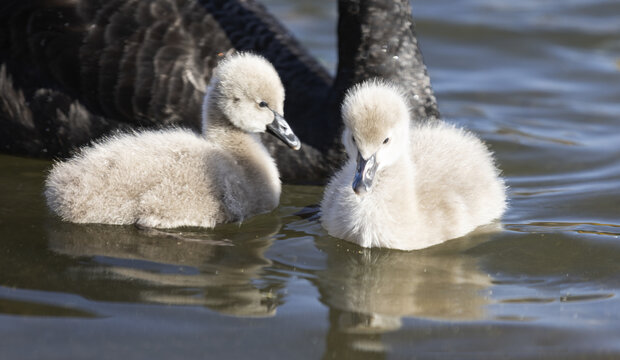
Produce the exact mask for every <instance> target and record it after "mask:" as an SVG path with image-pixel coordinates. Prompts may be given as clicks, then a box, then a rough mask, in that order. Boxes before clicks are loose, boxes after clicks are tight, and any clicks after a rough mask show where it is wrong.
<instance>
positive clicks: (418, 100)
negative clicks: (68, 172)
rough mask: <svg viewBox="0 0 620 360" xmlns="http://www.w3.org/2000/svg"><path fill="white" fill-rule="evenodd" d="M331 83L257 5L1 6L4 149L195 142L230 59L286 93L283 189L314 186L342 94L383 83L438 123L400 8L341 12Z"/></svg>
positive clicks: (326, 158) (372, 6) (209, 0)
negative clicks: (130, 132)
mask: <svg viewBox="0 0 620 360" xmlns="http://www.w3.org/2000/svg"><path fill="white" fill-rule="evenodd" d="M339 11H340V19H339V24H338V36H339V51H338V55H339V64H338V70H337V74H336V78H335V79H333V80H332V79H331V77H330V76H329V74H328V73H327V72H326V71H325V69H323V68H322V67H321V66H320V65H319V64H318V62H316V61H315V60H314V59H313V58H312V57H311V56H310V55H309V54H308V53H307V51H306V50H304V49H303V47H302V46H301V45H300V44H299V43H298V42H297V41H296V40H295V39H294V38H293V37H292V36H291V35H290V33H289V32H288V31H287V30H286V29H285V28H284V27H283V26H282V25H281V24H280V23H279V22H278V21H277V19H275V18H274V17H273V16H272V15H270V14H269V13H268V12H267V11H266V10H265V8H264V7H263V6H262V5H260V4H258V3H257V2H255V1H254V0H228V1H223V0H198V1H196V0H148V1H141V0H20V1H14V0H9V1H4V2H3V4H2V5H0V148H1V151H3V152H6V153H12V154H20V155H28V156H38V157H57V156H60V157H62V156H66V155H67V154H69V153H70V152H71V151H72V150H73V149H75V148H76V147H77V146H80V145H83V144H85V143H87V142H89V141H90V140H92V139H94V138H97V137H100V136H102V135H104V134H106V133H108V132H110V131H112V130H116V129H121V130H122V129H127V128H137V127H155V126H168V125H181V126H185V127H190V128H193V129H196V130H198V129H199V126H200V118H201V116H200V106H201V103H202V98H203V95H204V91H205V86H206V84H207V83H208V81H209V78H210V76H211V70H212V69H213V68H214V67H215V65H216V64H217V61H218V58H219V57H221V56H223V54H226V53H227V52H229V51H230V50H231V49H235V50H246V51H248V50H249V51H253V52H256V53H259V54H261V55H263V56H265V57H266V58H267V59H268V60H269V61H270V62H272V63H273V64H274V66H275V67H276V69H277V70H278V72H279V74H280V76H281V78H282V81H283V84H284V86H285V88H286V105H285V116H286V118H287V120H288V121H289V123H290V124H291V126H292V127H293V129H294V130H295V132H296V133H297V134H298V136H299V137H300V138H301V140H302V142H303V143H304V144H303V145H302V151H300V152H297V153H293V152H289V151H278V147H279V145H277V143H275V142H272V141H268V142H267V143H268V146H269V147H270V150H271V152H272V153H274V155H275V157H276V159H277V161H278V163H279V167H280V169H281V173H282V177H283V179H284V180H285V181H322V180H324V179H325V177H326V176H327V174H328V173H329V171H330V170H331V169H332V166H333V165H334V164H336V163H337V162H338V161H340V159H341V158H342V156H343V152H341V151H340V150H339V148H338V143H339V135H340V131H341V122H340V118H339V104H340V101H341V100H342V97H343V94H344V91H345V90H346V89H347V88H349V87H350V86H351V85H352V84H354V83H358V82H360V81H363V80H365V79H367V78H369V77H382V78H386V79H390V80H393V81H395V82H397V83H398V84H401V85H402V86H403V87H404V88H406V89H409V91H410V95H411V96H410V100H411V105H412V108H413V110H414V112H415V114H416V115H418V116H417V117H419V118H437V117H438V116H439V114H438V111H437V106H436V102H435V99H434V96H433V93H432V89H431V86H430V80H429V78H428V75H427V73H426V68H425V66H424V63H423V61H422V56H421V53H420V51H419V49H418V45H417V40H416V37H415V33H414V24H413V19H412V17H411V9H410V5H409V1H408V0H398V1H387V0H386V1H381V0H370V1H364V0H340V1H339Z"/></svg>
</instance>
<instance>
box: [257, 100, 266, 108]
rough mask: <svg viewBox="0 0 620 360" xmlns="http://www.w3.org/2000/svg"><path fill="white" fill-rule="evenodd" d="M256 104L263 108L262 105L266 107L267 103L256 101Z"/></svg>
mask: <svg viewBox="0 0 620 360" xmlns="http://www.w3.org/2000/svg"><path fill="white" fill-rule="evenodd" d="M258 106H260V107H262V108H264V107H267V106H268V105H267V103H266V102H264V101H261V102H259V103H258Z"/></svg>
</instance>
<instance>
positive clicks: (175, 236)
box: [48, 215, 284, 317]
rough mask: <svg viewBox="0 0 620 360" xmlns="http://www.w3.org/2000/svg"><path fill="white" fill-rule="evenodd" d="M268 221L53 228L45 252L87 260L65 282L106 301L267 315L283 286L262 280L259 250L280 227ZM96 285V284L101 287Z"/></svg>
mask: <svg viewBox="0 0 620 360" xmlns="http://www.w3.org/2000/svg"><path fill="white" fill-rule="evenodd" d="M280 226H281V225H280V221H279V218H278V217H277V216H274V215H260V216H257V217H256V218H253V219H251V220H249V221H248V222H247V223H244V224H243V225H238V224H226V225H221V226H218V227H217V228H216V229H214V230H204V229H196V228H184V229H175V230H166V231H162V230H156V229H152V228H140V227H135V226H109V225H75V224H68V223H60V222H58V223H54V224H53V225H52V226H50V227H49V228H48V233H49V237H48V244H49V248H50V250H52V251H54V252H56V253H59V254H64V255H69V256H72V257H88V258H89V259H88V261H84V262H80V265H79V266H77V267H73V268H70V269H68V270H67V271H69V272H70V273H71V274H69V276H70V277H73V278H76V279H77V280H80V281H82V280H84V282H89V283H91V284H95V283H96V284H97V286H84V287H81V288H79V289H77V291H76V293H83V294H84V296H88V297H91V298H97V299H101V300H107V301H117V300H122V301H137V302H152V303H163V304H171V305H197V306H206V307H208V308H210V309H212V310H215V311H218V312H220V313H223V314H228V315H235V316H242V317H255V316H256V317H263V316H273V315H274V314H275V312H276V308H277V306H278V305H279V304H280V303H281V302H282V300H281V298H282V295H281V292H280V289H281V288H282V287H283V286H284V285H283V283H281V282H280V281H278V280H277V279H274V278H273V277H270V278H269V279H267V278H264V277H263V269H264V268H265V267H266V266H269V265H271V261H270V260H268V259H267V258H265V256H264V253H265V251H266V250H267V249H268V248H269V247H270V246H271V244H272V241H273V235H275V234H277V233H278V231H279V229H280ZM102 282H103V284H101V283H102Z"/></svg>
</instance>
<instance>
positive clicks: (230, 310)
mask: <svg viewBox="0 0 620 360" xmlns="http://www.w3.org/2000/svg"><path fill="white" fill-rule="evenodd" d="M267 3H268V4H269V6H270V8H271V9H272V10H273V11H274V12H276V13H277V14H279V16H280V17H281V18H282V19H283V21H284V22H285V23H286V24H287V26H289V27H290V28H291V29H292V30H293V31H294V32H295V34H296V35H297V36H299V37H300V38H301V40H302V41H303V42H304V44H307V46H308V47H309V48H310V49H311V51H312V52H313V53H314V54H315V55H316V56H317V57H318V58H320V59H321V60H322V61H323V62H324V63H325V64H326V66H328V67H331V68H333V67H334V66H335V63H336V59H335V42H336V39H335V37H334V33H333V29H334V27H335V21H336V9H335V4H333V3H332V2H331V1H326V0H324V1H314V2H312V3H306V2H304V1H301V0H299V1H294V2H291V1H284V0H270V1H268V2H267ZM413 9H414V14H415V18H416V20H417V25H418V33H419V37H420V42H421V44H422V50H423V52H424V55H425V59H426V63H427V65H428V67H429V72H430V75H431V78H432V81H433V86H434V89H435V91H436V95H437V98H438V101H439V107H440V110H441V112H442V115H443V117H444V118H445V119H446V120H448V121H451V122H455V123H458V124H460V125H462V126H465V127H468V128H470V129H472V130H474V131H475V132H477V133H478V134H480V135H481V137H483V138H484V139H485V140H486V141H487V142H488V143H489V144H490V146H491V147H492V149H493V150H494V151H495V152H496V154H497V158H498V161H499V164H500V166H501V168H502V169H503V171H504V175H505V177H506V179H507V182H508V184H509V186H510V198H511V202H510V209H509V210H508V212H507V214H506V216H505V217H504V219H503V220H504V228H505V230H504V231H502V232H500V233H496V234H491V235H488V234H487V235H476V236H469V237H465V238H461V239H457V240H453V241H449V242H447V243H445V244H442V245H439V246H435V247H432V248H429V249H426V250H422V251H417V252H400V251H386V250H372V251H368V250H362V249H361V248H358V247H355V246H353V245H350V244H348V243H345V242H342V241H339V240H336V239H333V238H330V237H328V236H326V233H325V231H323V230H322V228H321V226H320V225H319V223H318V222H317V220H316V208H315V207H312V206H310V205H312V204H316V203H318V201H319V200H320V197H321V193H322V188H320V187H293V186H287V187H285V192H284V194H283V198H282V204H281V206H280V207H279V208H278V209H277V210H276V211H274V212H273V213H271V214H268V215H263V216H259V217H256V218H254V219H252V220H250V221H248V222H247V223H244V224H243V225H241V226H239V225H226V226H222V227H219V228H218V229H217V230H210V231H204V230H199V229H182V230H174V231H155V230H147V229H138V228H135V227H116V226H102V225H88V226H84V225H72V224H67V223H62V222H60V221H59V220H58V219H57V218H55V217H54V216H52V215H50V214H49V213H48V211H47V209H46V208H45V204H44V201H43V198H42V195H41V189H42V181H43V179H44V175H45V171H46V170H47V169H49V167H50V163H49V162H45V161H37V160H25V159H20V158H14V157H8V156H0V188H1V189H2V191H1V193H0V238H1V240H0V241H2V244H1V246H0V269H1V270H0V334H1V336H0V358H2V359H5V358H6V359H66V358H81V359H88V358H143V359H174V358H250V357H251V358H256V359H263V358H265V359H267V358H271V359H293V358H294V359H301V358H306V359H316V358H325V359H332V358H334V359H347V358H350V359H361V358H364V359H368V358H371V359H372V358H425V359H426V358H442V359H443V358H456V359H487V358H488V359H500V358H519V359H521V358H536V359H540V358H554V359H556V358H557V359H567V358H571V359H576V358H581V359H597V358H609V359H614V358H618V357H620V342H619V341H618V339H620V261H619V260H620V218H619V217H620V216H619V215H620V121H619V120H620V36H618V34H620V22H619V21H618V16H617V14H619V13H620V3H618V2H617V1H615V0H604V1H586V0H570V1H561V2H558V1H550V0H536V1H533V0H527V1H520V2H513V1H508V0H503V1H496V0H493V1H491V0H471V1H456V0H451V1H441V2H433V1H430V0H424V1H415V2H414V4H413Z"/></svg>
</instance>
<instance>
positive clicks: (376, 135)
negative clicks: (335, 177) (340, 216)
mask: <svg viewBox="0 0 620 360" xmlns="http://www.w3.org/2000/svg"><path fill="white" fill-rule="evenodd" d="M342 118H343V120H344V124H345V130H344V132H343V134H342V143H343V144H344V146H345V149H346V151H347V153H348V155H349V158H352V159H357V168H356V172H355V177H354V179H353V190H354V191H355V193H356V194H358V195H361V194H364V193H366V192H367V191H369V190H370V189H371V187H372V182H373V178H374V177H375V174H376V173H377V171H378V170H380V169H381V168H384V167H387V166H389V165H391V164H393V163H394V162H395V161H396V160H398V158H399V157H400V156H401V155H402V154H404V153H405V152H406V149H407V148H408V145H407V144H408V142H409V119H410V118H409V108H408V106H407V100H406V97H405V95H404V94H403V93H402V91H401V90H400V89H398V88H397V87H396V86H395V85H391V84H389V83H386V82H382V81H379V80H370V81H366V82H363V83H362V84H359V85H356V86H354V87H353V88H351V89H350V90H349V91H348V92H347V95H346V97H345V99H344V102H343V104H342Z"/></svg>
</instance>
